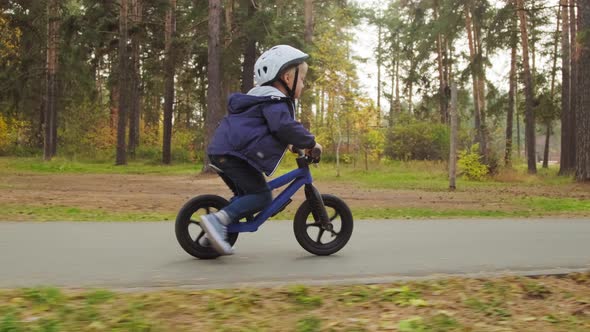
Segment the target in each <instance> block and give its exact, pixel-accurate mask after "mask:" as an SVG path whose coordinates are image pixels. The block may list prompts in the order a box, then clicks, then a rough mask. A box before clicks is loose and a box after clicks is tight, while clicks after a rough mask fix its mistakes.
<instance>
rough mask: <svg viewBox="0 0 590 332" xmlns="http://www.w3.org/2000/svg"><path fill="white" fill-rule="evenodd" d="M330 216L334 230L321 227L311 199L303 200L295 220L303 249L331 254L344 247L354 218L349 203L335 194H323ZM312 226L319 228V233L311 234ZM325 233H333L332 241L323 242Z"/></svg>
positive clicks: (298, 238) (314, 252) (320, 253)
mask: <svg viewBox="0 0 590 332" xmlns="http://www.w3.org/2000/svg"><path fill="white" fill-rule="evenodd" d="M322 200H323V201H324V206H325V207H326V212H327V213H328V218H330V221H331V222H332V225H333V230H332V232H331V231H329V230H325V229H323V228H322V227H321V224H319V221H318V220H314V217H313V213H312V211H311V206H310V204H309V201H305V202H303V204H301V206H300V207H299V209H297V213H296V214H295V220H294V222H293V232H294V233H295V238H296V239H297V242H299V244H300V245H301V247H303V249H305V250H307V251H309V252H310V253H312V254H314V255H318V256H327V255H331V254H333V253H335V252H337V251H338V250H340V249H342V248H343V247H344V246H345V245H346V243H347V242H348V240H349V239H350V236H351V235H352V228H353V220H352V213H351V212H350V209H349V208H348V205H346V203H344V201H343V200H341V199H340V198H338V197H336V196H334V195H322ZM310 228H312V229H317V234H314V233H312V234H310V233H309V232H310ZM325 234H331V235H332V236H331V237H330V238H329V239H331V241H329V242H326V243H322V238H325V237H326V235H325Z"/></svg>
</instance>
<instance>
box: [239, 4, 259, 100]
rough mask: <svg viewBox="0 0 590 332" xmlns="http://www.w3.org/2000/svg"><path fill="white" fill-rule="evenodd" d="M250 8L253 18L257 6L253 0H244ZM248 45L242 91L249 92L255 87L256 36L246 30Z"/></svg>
mask: <svg viewBox="0 0 590 332" xmlns="http://www.w3.org/2000/svg"><path fill="white" fill-rule="evenodd" d="M243 5H244V6H246V7H247V8H248V10H247V11H248V20H252V18H253V17H254V14H255V12H256V7H254V3H253V1H251V0H243ZM245 35H246V45H245V47H244V63H243V64H242V92H243V93H247V92H248V91H250V89H252V88H253V87H254V65H255V64H256V38H255V36H254V34H253V33H251V32H250V31H246V32H245Z"/></svg>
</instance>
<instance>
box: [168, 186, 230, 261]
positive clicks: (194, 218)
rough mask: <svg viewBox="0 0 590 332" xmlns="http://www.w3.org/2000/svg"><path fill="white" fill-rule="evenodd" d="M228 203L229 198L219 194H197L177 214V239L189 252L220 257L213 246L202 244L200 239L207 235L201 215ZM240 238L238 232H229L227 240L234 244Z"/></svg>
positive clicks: (196, 255)
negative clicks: (202, 224)
mask: <svg viewBox="0 0 590 332" xmlns="http://www.w3.org/2000/svg"><path fill="white" fill-rule="evenodd" d="M227 204H228V202H227V200H226V199H225V198H223V197H219V196H217V195H202V196H197V197H195V198H193V199H191V200H189V201H188V202H186V203H185V204H184V206H183V207H182V208H181V209H180V211H179V212H178V215H177V216H176V225H175V232H176V239H177V240H178V243H179V244H180V246H181V247H182V249H184V251H186V252H187V253H188V254H190V255H192V256H194V257H197V258H201V259H211V258H217V257H219V256H220V255H219V253H217V251H215V249H213V247H211V246H202V245H201V244H200V243H199V240H201V238H202V237H203V236H205V231H204V230H203V229H202V227H201V218H200V216H201V215H204V214H209V213H214V212H217V211H219V210H221V209H222V208H223V207H225V206H226V205H227ZM237 239H238V233H228V234H227V240H228V242H229V244H231V245H232V246H233V245H234V243H236V241H237Z"/></svg>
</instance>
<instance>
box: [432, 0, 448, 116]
mask: <svg viewBox="0 0 590 332" xmlns="http://www.w3.org/2000/svg"><path fill="white" fill-rule="evenodd" d="M438 8H439V4H438V0H435V1H434V5H433V9H434V19H435V20H437V21H438V20H439V17H438ZM436 54H437V57H436V60H437V61H436V62H437V65H438V101H439V110H438V111H439V115H440V122H441V123H447V122H448V118H449V116H448V101H447V99H448V98H447V89H448V87H447V83H446V79H445V74H444V69H443V68H444V65H443V50H442V35H441V34H440V33H438V34H437V35H436Z"/></svg>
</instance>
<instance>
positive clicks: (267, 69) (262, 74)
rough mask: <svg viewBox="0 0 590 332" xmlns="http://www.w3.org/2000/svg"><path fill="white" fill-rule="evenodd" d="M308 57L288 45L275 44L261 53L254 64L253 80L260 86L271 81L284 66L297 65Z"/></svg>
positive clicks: (276, 77) (275, 78) (274, 79)
mask: <svg viewBox="0 0 590 332" xmlns="http://www.w3.org/2000/svg"><path fill="white" fill-rule="evenodd" d="M307 58H309V55H308V54H306V53H303V52H301V51H300V50H298V49H296V48H294V47H291V46H289V45H277V46H275V47H273V48H271V49H270V50H268V51H266V52H264V53H262V55H261V56H260V57H259V58H258V60H256V64H254V82H256V85H258V86H261V85H265V84H269V83H272V82H274V81H276V80H277V79H278V78H279V74H280V73H281V72H282V71H283V70H284V69H286V68H288V67H290V66H292V65H297V64H300V63H302V62H303V61H305V59H307Z"/></svg>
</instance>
